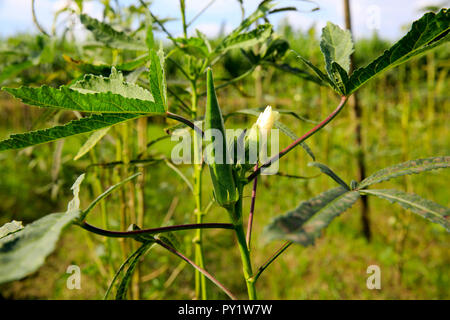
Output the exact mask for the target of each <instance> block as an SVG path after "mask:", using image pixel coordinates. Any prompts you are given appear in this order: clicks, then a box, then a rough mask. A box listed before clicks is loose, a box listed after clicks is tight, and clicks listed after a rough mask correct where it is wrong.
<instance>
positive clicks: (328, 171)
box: [308, 162, 350, 190]
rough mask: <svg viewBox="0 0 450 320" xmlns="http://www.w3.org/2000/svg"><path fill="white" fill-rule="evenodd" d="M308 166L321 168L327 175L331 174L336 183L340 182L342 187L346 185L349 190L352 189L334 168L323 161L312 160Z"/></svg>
mask: <svg viewBox="0 0 450 320" xmlns="http://www.w3.org/2000/svg"><path fill="white" fill-rule="evenodd" d="M308 166H313V167H316V168H319V170H320V171H321V172H322V173H325V174H326V175H327V176H329V177H330V178H331V179H333V180H334V181H336V183H338V184H340V185H341V186H342V187H344V188H345V189H347V190H350V187H349V185H348V184H347V183H345V181H344V180H342V179H341V178H340V177H339V176H338V175H337V174H336V173H334V171H333V170H331V169H330V168H329V167H328V166H326V165H324V164H323V163H319V162H310V163H308Z"/></svg>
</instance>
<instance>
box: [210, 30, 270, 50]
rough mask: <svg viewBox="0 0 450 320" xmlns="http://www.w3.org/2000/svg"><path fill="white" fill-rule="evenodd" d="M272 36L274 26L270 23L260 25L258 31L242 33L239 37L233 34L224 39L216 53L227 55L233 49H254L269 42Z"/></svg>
mask: <svg viewBox="0 0 450 320" xmlns="http://www.w3.org/2000/svg"><path fill="white" fill-rule="evenodd" d="M271 34H272V25H270V24H268V23H267V24H262V25H259V26H258V27H257V28H256V29H254V30H252V31H249V32H246V33H240V34H237V35H234V34H231V35H229V36H228V37H226V38H225V39H223V41H222V43H221V44H220V45H219V46H218V47H217V48H216V52H220V53H225V52H227V51H228V50H231V49H236V48H241V49H245V48H248V47H252V46H254V45H256V44H258V43H260V42H263V41H265V40H267V39H268V38H269V37H270V35H271Z"/></svg>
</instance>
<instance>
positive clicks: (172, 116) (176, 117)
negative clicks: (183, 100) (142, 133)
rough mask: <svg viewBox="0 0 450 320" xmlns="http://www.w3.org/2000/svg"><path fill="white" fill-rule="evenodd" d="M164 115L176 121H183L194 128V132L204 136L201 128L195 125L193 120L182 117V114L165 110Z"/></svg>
mask: <svg viewBox="0 0 450 320" xmlns="http://www.w3.org/2000/svg"><path fill="white" fill-rule="evenodd" d="M166 116H167V118H170V119H173V120H176V121H178V122H181V123H184V124H185V125H187V126H188V127H190V128H192V129H194V131H195V132H196V133H198V134H200V135H201V136H202V137H203V136H204V133H203V131H202V129H200V128H199V127H197V126H196V125H195V124H194V123H193V122H191V121H190V120H188V119H186V118H184V117H182V116H180V115H177V114H175V113H172V112H169V111H166Z"/></svg>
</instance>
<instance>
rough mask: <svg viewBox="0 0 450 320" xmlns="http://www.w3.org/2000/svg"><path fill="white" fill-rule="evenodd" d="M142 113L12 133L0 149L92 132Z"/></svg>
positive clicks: (78, 121) (91, 117) (89, 119)
mask: <svg viewBox="0 0 450 320" xmlns="http://www.w3.org/2000/svg"><path fill="white" fill-rule="evenodd" d="M141 116H143V115H142V114H130V113H108V114H101V115H97V114H94V115H92V116H90V117H86V118H81V119H79V120H73V121H71V122H69V123H67V124H65V125H62V126H56V127H53V128H49V129H43V130H36V131H30V132H26V133H21V134H13V135H11V136H10V137H9V139H6V140H3V141H0V151H4V150H9V149H21V148H25V147H29V146H33V145H37V144H41V143H46V142H51V141H55V140H58V139H62V138H67V137H70V136H73V135H77V134H81V133H86V132H92V131H95V130H98V129H103V128H106V127H110V126H113V125H115V124H118V123H120V122H125V121H129V120H132V119H137V118H139V117H141Z"/></svg>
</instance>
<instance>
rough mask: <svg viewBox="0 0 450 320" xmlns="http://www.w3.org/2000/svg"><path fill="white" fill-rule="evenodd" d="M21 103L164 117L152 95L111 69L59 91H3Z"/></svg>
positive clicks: (28, 88) (44, 88)
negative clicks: (124, 79)
mask: <svg viewBox="0 0 450 320" xmlns="http://www.w3.org/2000/svg"><path fill="white" fill-rule="evenodd" d="M4 90H6V91H8V92H9V93H11V94H12V95H13V96H14V97H16V98H19V99H21V100H22V101H23V102H24V103H27V104H30V105H34V106H39V107H44V108H56V109H69V110H77V111H82V112H101V113H149V114H163V113H164V112H165V107H164V105H162V104H160V103H155V102H154V100H153V97H152V95H151V93H150V92H149V91H147V90H145V89H144V88H141V87H139V86H137V85H135V84H132V83H128V82H125V81H123V76H122V74H121V73H120V72H116V71H115V69H114V68H113V69H112V71H111V75H110V77H108V78H105V77H102V76H94V75H87V76H85V77H84V79H83V80H80V81H78V82H76V83H74V84H73V85H71V86H70V87H69V86H61V87H60V88H59V89H55V88H51V87H48V86H42V87H40V88H30V87H20V88H4Z"/></svg>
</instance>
